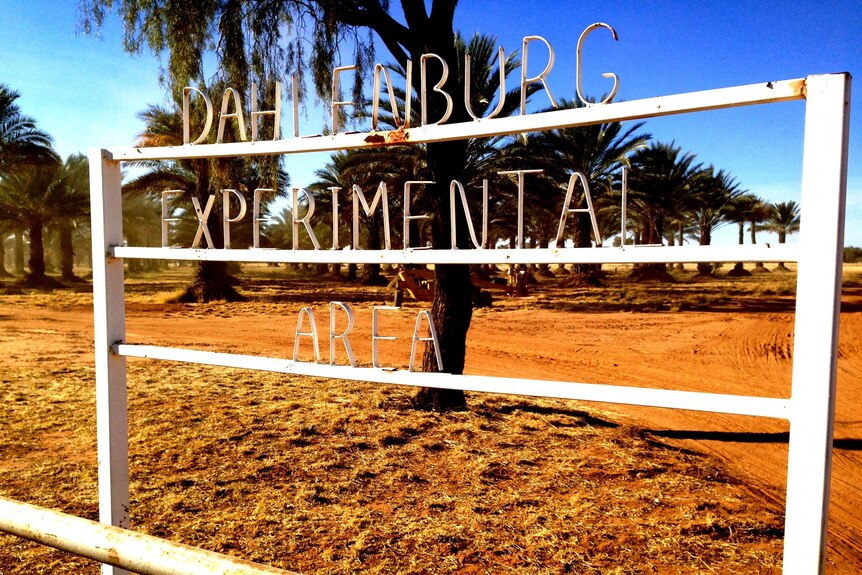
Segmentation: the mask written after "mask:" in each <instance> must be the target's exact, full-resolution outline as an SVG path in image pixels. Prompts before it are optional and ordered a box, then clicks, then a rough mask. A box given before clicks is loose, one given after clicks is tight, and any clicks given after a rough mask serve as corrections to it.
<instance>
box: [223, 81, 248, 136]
mask: <svg viewBox="0 0 862 575" xmlns="http://www.w3.org/2000/svg"><path fill="white" fill-rule="evenodd" d="M231 99H233V107H234V109H235V110H236V112H231V113H228V111H227V110H228V106H230V101H231ZM228 118H236V126H237V131H238V132H239V139H240V140H241V141H243V142H245V141H246V140H248V138H247V137H246V135H245V118H244V117H243V115H242V102H241V101H240V98H239V92H237V91H236V90H234V89H233V88H228V89H226V90H225V91H224V96H222V99H221V114H219V119H218V133H217V134H216V144H221V143H222V142H223V141H224V125H225V120H227V119H228Z"/></svg>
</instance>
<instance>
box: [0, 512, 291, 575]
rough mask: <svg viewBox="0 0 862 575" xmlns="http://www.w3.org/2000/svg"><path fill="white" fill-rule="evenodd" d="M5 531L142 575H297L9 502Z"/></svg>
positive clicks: (0, 524) (0, 522) (3, 515)
mask: <svg viewBox="0 0 862 575" xmlns="http://www.w3.org/2000/svg"><path fill="white" fill-rule="evenodd" d="M0 531H5V532H7V533H11V534H13V535H17V536H18V537H23V538H24V539H29V540H30V541H35V542H37V543H41V544H43V545H48V546H49V547H54V548H56V549H60V550H62V551H68V552H69V553H74V554H75V555H80V556H81V557H86V558H88V559H93V560H94V561H100V562H102V563H104V564H107V565H113V566H115V567H121V568H124V569H128V570H130V571H133V572H135V573H140V574H141V575H219V574H221V575H240V574H242V575H297V574H296V573H295V572H292V571H285V570H283V569H276V568H275V567H270V566H267V565H261V564H259V563H253V562H251V561H246V560H245V559H239V558H237V557H230V556H228V555H222V554H220V553H215V552H213V551H206V550H204V549H198V548H196V547H191V546H189V545H182V544H180V543H173V542H171V541H167V540H165V539H159V538H158V537H153V536H151V535H145V534H143V533H137V532H135V531H130V530H128V529H122V528H120V527H114V526H112V525H107V524H104V523H97V522H95V521H90V520H89V519H84V518H83V517H76V516H74V515H69V514H67V513H61V512H59V511H55V510H53V509H46V508H44V507H38V506H36V505H31V504H29V503H22V502H20V501H14V500H12V499H7V498H5V497H0Z"/></svg>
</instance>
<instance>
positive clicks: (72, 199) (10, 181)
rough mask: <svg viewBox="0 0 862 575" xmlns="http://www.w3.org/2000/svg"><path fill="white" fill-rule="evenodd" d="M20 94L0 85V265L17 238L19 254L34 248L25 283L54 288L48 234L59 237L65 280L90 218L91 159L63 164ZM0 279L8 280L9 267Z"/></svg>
mask: <svg viewBox="0 0 862 575" xmlns="http://www.w3.org/2000/svg"><path fill="white" fill-rule="evenodd" d="M19 97H20V95H19V94H18V92H16V91H14V90H12V89H10V88H9V87H8V86H6V85H5V84H0V263H2V262H3V261H4V260H5V247H4V244H5V240H6V239H7V237H9V236H10V235H13V236H14V237H15V239H16V242H15V244H16V250H17V251H19V253H20V251H23V249H22V248H23V245H24V238H25V236H26V239H27V243H28V244H29V258H28V262H27V264H28V265H27V272H26V274H25V277H24V278H23V282H24V283H25V284H27V285H33V286H40V287H42V286H51V285H53V284H54V280H52V279H51V278H49V277H48V276H47V274H46V271H45V250H44V246H45V237H44V234H45V231H46V230H47V229H52V230H53V231H54V232H55V233H56V236H57V243H58V244H59V252H60V258H59V259H60V272H61V277H62V279H63V280H65V281H73V280H75V279H76V277H75V275H74V273H73V258H74V243H73V236H74V233H75V228H76V225H77V224H78V223H79V222H80V221H81V220H82V219H84V218H85V217H86V215H87V210H88V205H89V200H88V198H89V183H88V167H87V160H86V158H85V157H84V156H82V155H79V154H75V155H72V156H70V157H69V158H67V159H66V160H65V161H61V159H60V157H59V156H58V155H57V153H56V152H55V151H54V149H53V147H52V140H51V137H50V136H49V135H48V134H47V133H46V132H44V131H43V130H40V129H39V128H38V127H37V126H36V122H35V120H33V118H31V117H29V116H27V115H25V114H24V113H22V112H21V110H20V108H19V106H18V105H17V103H16V100H17V99H18V98H19ZM0 275H4V276H8V275H10V274H9V272H8V271H7V270H6V268H5V266H0Z"/></svg>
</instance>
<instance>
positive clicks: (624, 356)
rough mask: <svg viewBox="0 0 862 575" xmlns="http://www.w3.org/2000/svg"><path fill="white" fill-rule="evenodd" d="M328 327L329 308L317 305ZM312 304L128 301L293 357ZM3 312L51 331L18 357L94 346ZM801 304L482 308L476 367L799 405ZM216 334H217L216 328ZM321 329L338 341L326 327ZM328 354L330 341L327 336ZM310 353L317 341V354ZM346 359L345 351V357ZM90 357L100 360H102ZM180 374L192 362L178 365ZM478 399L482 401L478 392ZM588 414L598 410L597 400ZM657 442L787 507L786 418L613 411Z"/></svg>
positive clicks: (861, 401) (20, 312) (58, 314)
mask: <svg viewBox="0 0 862 575" xmlns="http://www.w3.org/2000/svg"><path fill="white" fill-rule="evenodd" d="M314 305H315V313H316V315H317V322H318V325H319V327H320V329H321V330H325V329H326V326H327V323H328V309H327V306H326V305H325V304H314ZM298 307H299V304H290V303H285V304H260V305H257V306H254V307H251V306H243V304H223V305H221V306H217V305H212V306H210V305H205V306H193V307H192V308H191V310H190V311H189V309H188V308H185V309H184V308H181V307H179V306H168V305H161V304H129V306H128V308H127V326H128V327H127V340H128V341H130V342H135V343H155V344H172V345H177V346H182V347H191V348H199V349H214V350H223V351H231V352H237V353H249V354H258V355H266V356H275V357H290V355H291V353H292V349H293V332H294V329H295V326H296V318H297V310H298ZM418 309H420V308H419V307H418V306H417V305H416V304H409V305H408V306H407V307H406V308H405V309H403V310H402V311H401V312H387V313H386V314H384V317H383V321H382V324H381V329H382V330H383V333H392V334H397V335H399V337H400V339H399V340H397V341H395V342H389V343H386V345H385V346H384V348H383V350H382V358H383V361H384V363H389V364H391V365H404V364H406V362H407V360H408V358H409V351H410V345H409V334H410V333H411V331H412V327H413V322H414V321H415V314H416V311H417V310H418ZM844 310H845V311H844V312H843V313H842V318H841V344H840V359H839V376H838V377H839V379H838V392H837V405H836V427H835V439H836V442H835V449H834V451H833V474H832V496H831V505H830V522H829V535H828V555H827V573H830V574H842V575H843V574H850V573H858V572H860V571H862V530H860V526H862V517H860V514H859V512H858V510H859V509H860V508H862V452H860V448H862V417H860V416H859V415H858V410H859V407H860V406H862V355H860V353H859V346H860V342H862V312H860V311H859V310H862V290H859V289H855V291H854V290H848V291H847V293H846V294H845V298H844ZM355 311H356V315H357V324H356V328H355V329H354V332H353V333H354V335H353V337H352V338H351V343H352V345H353V348H354V351H355V353H356V355H357V357H358V359H359V361H360V362H361V363H366V364H367V363H369V362H370V359H371V345H370V344H371V340H370V332H371V326H370V324H371V320H370V316H371V313H370V306H368V305H361V306H356V307H355ZM0 317H2V319H3V320H5V321H4V323H5V324H6V325H14V326H15V328H16V329H18V330H24V331H30V332H32V331H38V330H42V332H43V333H45V334H46V337H45V339H44V343H43V345H44V348H41V347H40V346H36V347H35V348H34V347H33V345H32V340H30V339H29V338H28V341H29V342H30V343H28V347H27V349H16V348H15V347H14V343H10V345H9V347H7V349H8V352H7V353H8V354H9V355H8V356H7V358H6V359H7V360H10V361H11V360H14V359H15V357H16V355H20V356H21V357H25V356H30V357H32V356H33V355H39V354H45V355H50V354H56V353H57V349H58V347H57V346H58V345H62V343H63V340H64V338H65V339H69V338H72V339H78V338H89V339H92V311H91V308H90V307H89V306H85V305H76V306H71V307H66V308H64V309H56V308H51V307H48V306H44V305H42V306H38V305H32V306H30V305H20V304H16V305H12V304H9V303H6V302H3V301H2V300H0ZM793 329H794V326H793V313H792V309H791V308H790V307H789V306H784V308H782V306H776V307H774V308H770V309H763V310H755V311H750V310H749V311H746V310H741V311H740V310H728V311H711V312H683V313H626V312H611V313H571V312H559V311H549V310H532V309H524V308H523V306H521V307H514V306H509V305H505V304H504V305H502V306H497V307H494V308H491V309H487V310H479V311H477V312H476V314H475V316H474V319H473V324H472V327H471V330H470V334H469V338H468V362H467V369H466V371H467V372H468V373H472V374H485V375H501V376H521V377H533V378H543V379H559V380H567V381H583V382H595V383H609V384H620V385H636V386H650V387H660V388H676V389H687V390H697V391H708V392H721V393H730V394H743V395H746V394H749V395H764V396H775V397H788V396H789V395H790V373H791V355H792V340H793ZM214 333H215V334H217V335H215V336H214V335H213V334H214ZM322 333H324V334H325V331H323V332H322ZM321 347H322V351H323V356H324V359H326V358H328V346H326V340H325V339H324V340H323V342H322V346H321ZM309 349H310V346H308V345H307V344H306V345H304V349H303V353H304V354H306V355H308V353H309ZM342 360H343V357H342ZM77 361H84V362H86V361H92V357H91V356H84V357H78V358H77ZM178 369H179V368H178ZM468 401H472V402H478V401H481V398H480V397H478V396H475V395H474V396H472V397H470V398H469V399H468ZM587 407H588V406H587ZM601 407H602V409H605V410H609V411H611V412H614V413H616V414H618V417H619V418H620V419H625V420H627V421H628V422H630V423H635V424H636V425H637V426H638V427H639V428H641V429H643V430H644V432H645V433H649V434H650V435H651V436H652V437H653V438H655V439H656V440H658V441H661V442H665V443H669V444H672V445H675V446H679V447H684V448H687V449H694V450H697V451H700V452H705V453H709V454H712V455H714V456H716V457H718V458H720V459H722V460H724V461H726V462H727V463H728V464H729V465H730V466H731V467H732V469H734V470H735V471H736V472H737V473H738V476H739V477H740V478H742V479H744V480H745V481H746V482H747V483H748V484H749V485H750V488H751V489H752V490H754V491H756V492H758V493H759V494H761V496H763V497H765V498H768V499H771V500H773V501H778V502H781V501H783V499H784V487H785V481H786V465H787V424H786V423H783V422H781V421H774V420H764V419H755V418H747V417H739V416H724V415H716V414H701V413H693V412H681V411H673V410H665V409H647V408H637V407H625V406H610V405H602V406H601Z"/></svg>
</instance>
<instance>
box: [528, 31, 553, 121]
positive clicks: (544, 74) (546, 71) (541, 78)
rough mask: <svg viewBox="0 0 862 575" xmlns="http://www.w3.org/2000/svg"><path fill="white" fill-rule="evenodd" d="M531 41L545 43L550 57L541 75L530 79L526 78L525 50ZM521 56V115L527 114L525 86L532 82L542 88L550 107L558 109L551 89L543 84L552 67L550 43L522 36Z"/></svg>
mask: <svg viewBox="0 0 862 575" xmlns="http://www.w3.org/2000/svg"><path fill="white" fill-rule="evenodd" d="M533 40H540V41H542V42H544V43H545V46H547V47H548V52H549V53H550V56H549V57H548V64H547V65H546V66H545V69H544V70H542V73H541V74H539V75H538V76H533V77H532V78H527V50H528V46H529V45H530V42H532V41H533ZM522 52H523V55H522V56H521V115H522V116H523V115H524V114H526V113H527V85H528V84H532V83H534V82H541V83H542V87H543V88H544V89H545V91H546V92H547V93H548V99H550V100H551V105H552V106H553V107H554V108H558V107H559V106H557V102H556V100H554V95H553V94H552V93H551V89H550V88H549V87H548V83H547V82H545V78H547V77H548V74H550V73H551V68H553V67H554V48H553V46H551V43H550V42H548V41H547V40H545V39H544V38H542V37H541V36H524V47H523V49H522Z"/></svg>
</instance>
